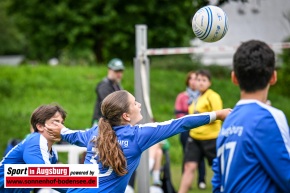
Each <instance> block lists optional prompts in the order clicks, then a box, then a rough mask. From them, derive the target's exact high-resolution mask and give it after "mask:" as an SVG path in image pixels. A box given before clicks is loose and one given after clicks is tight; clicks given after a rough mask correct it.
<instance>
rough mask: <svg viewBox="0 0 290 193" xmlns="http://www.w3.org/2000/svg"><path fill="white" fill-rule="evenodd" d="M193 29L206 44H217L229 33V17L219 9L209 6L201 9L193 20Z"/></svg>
mask: <svg viewBox="0 0 290 193" xmlns="http://www.w3.org/2000/svg"><path fill="white" fill-rule="evenodd" d="M192 29H193V32H194V34H195V36H196V37H197V38H199V39H200V40H202V41H204V42H216V41H218V40H220V39H222V38H223V37H224V36H225V35H226V33H227V31H228V17H227V15H226V13H225V12H224V11H223V10H222V9H221V8H219V7H217V6H213V5H209V6H205V7H202V8H200V9H199V10H198V11H197V12H196V13H195V14H194V16H193V18H192Z"/></svg>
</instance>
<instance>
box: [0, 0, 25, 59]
mask: <svg viewBox="0 0 290 193" xmlns="http://www.w3.org/2000/svg"><path fill="white" fill-rule="evenodd" d="M6 7H7V0H2V1H0V34H1V35H0V45H1V46H0V55H12V54H19V53H22V52H23V49H24V45H25V41H24V37H23V34H21V33H20V32H19V30H18V29H17V28H16V26H15V20H14V18H13V17H8V16H7V13H6Z"/></svg>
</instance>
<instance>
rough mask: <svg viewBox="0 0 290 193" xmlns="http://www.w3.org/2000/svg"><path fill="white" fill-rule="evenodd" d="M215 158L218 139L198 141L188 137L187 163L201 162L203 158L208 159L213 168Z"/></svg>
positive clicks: (185, 159) (185, 156)
mask: <svg viewBox="0 0 290 193" xmlns="http://www.w3.org/2000/svg"><path fill="white" fill-rule="evenodd" d="M215 157H216V139H209V140H197V139H193V138H192V137H188V139H187V142H186V148H185V155H184V161H185V162H189V161H192V162H199V161H200V160H202V159H203V158H207V160H208V164H209V165H210V166H211V165H212V162H213V159H214V158H215Z"/></svg>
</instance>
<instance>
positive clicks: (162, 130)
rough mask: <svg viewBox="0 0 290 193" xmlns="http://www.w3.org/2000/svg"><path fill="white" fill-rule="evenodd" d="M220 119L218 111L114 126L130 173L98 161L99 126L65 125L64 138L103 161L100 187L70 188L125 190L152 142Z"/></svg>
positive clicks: (92, 158) (90, 158) (91, 161)
mask: <svg viewBox="0 0 290 193" xmlns="http://www.w3.org/2000/svg"><path fill="white" fill-rule="evenodd" d="M215 119H216V114H215V113H214V112H211V113H202V114H197V115H187V116H184V117H182V118H179V119H173V120H170V121H165V122H161V123H148V124H140V125H135V126H131V125H122V126H116V127H113V129H114V131H115V133H116V135H117V139H118V142H119V144H120V145H121V147H122V150H123V152H124V155H125V157H126V160H127V170H128V173H127V174H126V175H124V176H118V175H117V174H116V173H115V172H114V171H113V170H112V168H109V167H103V165H102V163H101V162H99V161H98V159H99V157H98V150H97V149H96V148H95V147H94V146H95V145H94V144H93V143H92V140H93V139H94V138H95V137H97V136H98V127H97V126H96V127H92V128H91V129H89V130H86V131H73V130H69V129H67V128H64V129H62V131H61V134H62V139H63V140H65V141H67V142H69V143H71V144H75V145H78V146H82V147H87V154H86V158H85V162H84V163H85V164H99V172H100V173H99V188H96V189H92V188H87V189H69V190H68V192H88V193H91V192H94V193H96V192H118V193H122V192H125V189H126V186H127V184H128V182H129V179H130V177H131V175H132V173H133V172H134V171H135V170H136V168H137V167H138V165H139V162H140V158H141V154H142V152H143V151H145V150H146V149H148V148H149V147H150V146H152V145H154V144H156V143H158V142H160V141H162V140H164V139H166V138H169V137H171V136H173V135H176V134H178V133H181V132H183V131H186V130H189V129H191V128H195V127H198V126H201V125H204V124H208V123H210V122H212V121H214V120H215Z"/></svg>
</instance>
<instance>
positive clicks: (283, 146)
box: [212, 40, 290, 193]
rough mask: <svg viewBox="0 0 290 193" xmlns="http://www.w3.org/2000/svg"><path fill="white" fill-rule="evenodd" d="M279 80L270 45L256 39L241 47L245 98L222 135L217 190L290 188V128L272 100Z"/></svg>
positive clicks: (238, 75) (239, 75) (238, 61)
mask: <svg viewBox="0 0 290 193" xmlns="http://www.w3.org/2000/svg"><path fill="white" fill-rule="evenodd" d="M276 79H277V75H276V71H275V54H274V52H273V50H272V49H271V48H270V47H269V46H268V45H267V44H266V43H264V42H261V41H257V40H251V41H247V42H244V43H243V44H242V45H241V46H240V47H239V48H238V49H237V51H236V53H235V54H234V60H233V72H232V81H233V83H234V84H236V85H239V87H240V100H239V101H238V103H237V104H236V106H235V107H234V109H233V111H232V112H231V114H230V115H229V116H228V117H227V119H226V120H225V121H224V123H223V125H222V129H221V131H220V133H219V136H218V138H217V158H216V159H215V160H214V164H213V170H214V177H213V179H212V184H213V192H215V193H218V192H224V193H232V192H239V193H248V192H259V193H278V192H279V193H289V192H290V134H289V133H290V132H289V126H288V124H287V120H286V117H285V115H284V113H283V112H282V111H281V110H279V109H276V108H274V107H271V106H269V105H268V104H266V102H267V97H268V91H269V88H270V86H271V85H273V84H275V82H276Z"/></svg>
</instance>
